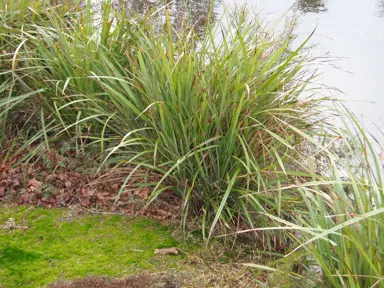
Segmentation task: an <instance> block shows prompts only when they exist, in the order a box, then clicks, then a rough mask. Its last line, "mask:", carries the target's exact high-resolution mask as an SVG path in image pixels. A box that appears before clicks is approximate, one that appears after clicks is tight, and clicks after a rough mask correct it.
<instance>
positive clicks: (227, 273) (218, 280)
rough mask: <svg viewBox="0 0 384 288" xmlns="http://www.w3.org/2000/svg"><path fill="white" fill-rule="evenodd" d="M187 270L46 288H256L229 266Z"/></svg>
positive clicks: (86, 280) (84, 280) (78, 281)
mask: <svg viewBox="0 0 384 288" xmlns="http://www.w3.org/2000/svg"><path fill="white" fill-rule="evenodd" d="M214 266H215V267H213V266H209V267H208V266H207V267H204V269H201V268H197V269H196V267H188V266H186V268H191V269H190V270H186V271H183V272H164V273H142V274H138V275H133V276H129V277H125V278H112V277H91V276H89V277H85V278H81V279H76V280H72V281H62V280H60V281H58V282H55V283H52V284H50V285H49V286H48V287H49V288H98V287H100V288H101V287H108V288H178V287H180V288H182V287H185V288H203V287H218V288H219V287H220V288H222V287H223V288H232V287H236V288H257V287H261V286H259V285H257V284H256V283H255V282H254V274H253V273H251V272H250V271H249V270H248V271H245V270H243V269H236V268H234V267H233V266H232V265H225V264H224V265H220V264H217V265H214Z"/></svg>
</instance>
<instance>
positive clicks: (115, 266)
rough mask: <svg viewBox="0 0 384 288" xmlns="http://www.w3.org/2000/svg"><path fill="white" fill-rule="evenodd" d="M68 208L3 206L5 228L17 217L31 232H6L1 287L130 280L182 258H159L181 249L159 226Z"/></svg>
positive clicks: (0, 238)
mask: <svg viewBox="0 0 384 288" xmlns="http://www.w3.org/2000/svg"><path fill="white" fill-rule="evenodd" d="M68 215H69V211H68V210H65V209H59V210H47V209H42V208H39V209H28V208H27V207H20V208H17V209H10V208H0V224H4V223H5V222H6V221H7V219H8V218H11V217H12V218H15V221H16V222H17V223H18V224H19V225H26V226H28V227H29V229H28V230H25V231H23V230H16V231H10V230H4V229H0V284H2V285H4V287H39V286H44V285H46V284H48V283H50V282H53V281H55V280H57V279H58V278H77V277H83V276H86V275H110V276H125V275H128V274H132V273H136V272H139V271H141V270H148V269H149V270H156V271H161V270H165V269H168V268H170V267H175V266H176V264H177V262H178V261H179V260H180V257H181V256H177V257H174V256H165V257H156V256H155V255H154V250H155V249H157V248H162V247H170V246H177V245H178V243H177V242H176V241H175V240H174V239H173V238H172V236H171V233H170V231H169V229H168V228H167V227H165V226H163V225H161V224H160V223H159V222H157V221H154V220H148V219H144V218H135V219H132V218H129V217H124V216H116V215H113V216H105V215H104V216H101V215H98V216H93V215H86V216H82V217H81V218H78V217H68Z"/></svg>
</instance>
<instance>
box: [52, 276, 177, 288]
mask: <svg viewBox="0 0 384 288" xmlns="http://www.w3.org/2000/svg"><path fill="white" fill-rule="evenodd" d="M48 287H49V288H102V287H103V288H104V287H108V288H178V287H181V283H180V281H179V280H178V279H175V277H172V276H170V275H167V274H163V273H154V274H140V275H134V276H130V277H127V278H108V277H86V278H82V279H77V280H73V281H59V282H56V283H53V284H51V285H49V286H48Z"/></svg>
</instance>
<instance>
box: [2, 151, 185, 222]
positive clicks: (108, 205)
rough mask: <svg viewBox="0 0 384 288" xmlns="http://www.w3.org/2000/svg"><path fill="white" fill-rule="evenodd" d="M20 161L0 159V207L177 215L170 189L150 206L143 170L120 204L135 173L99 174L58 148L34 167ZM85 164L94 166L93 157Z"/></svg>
mask: <svg viewBox="0 0 384 288" xmlns="http://www.w3.org/2000/svg"><path fill="white" fill-rule="evenodd" d="M0 156H1V155H0ZM20 157H21V156H18V157H15V158H12V159H9V160H8V161H7V162H6V163H1V161H0V204H1V203H3V204H13V205H14V204H17V205H35V206H43V207H46V208H56V207H69V206H77V207H81V208H83V209H86V210H87V211H91V212H95V213H98V212H114V213H118V214H126V215H144V216H148V217H151V218H155V219H158V220H164V219H170V218H173V217H176V215H178V212H179V209H180V199H179V198H178V197H176V196H175V195H174V194H173V193H172V192H170V191H166V192H165V193H162V195H161V196H160V197H159V199H158V200H157V201H154V203H153V204H151V205H150V206H149V207H146V200H147V198H148V197H149V196H150V193H151V190H150V189H149V188H148V187H143V186H142V185H140V184H141V183H140V181H142V179H144V177H146V179H147V180H148V175H147V174H145V175H144V173H143V172H140V171H139V172H138V173H137V175H136V176H135V177H133V178H132V179H133V180H132V181H131V182H130V183H128V184H127V185H126V186H125V187H124V189H123V190H122V191H121V193H120V196H119V198H118V200H117V201H116V196H117V195H118V194H119V192H120V189H121V187H122V185H123V183H124V179H125V178H126V177H127V175H128V174H129V173H130V172H131V170H130V169H129V168H124V169H119V170H117V169H111V170H110V171H109V172H108V173H106V174H104V175H102V176H100V175H95V172H94V171H95V167H92V169H90V168H89V167H88V168H87V167H86V163H85V162H86V160H82V159H78V158H75V157H71V155H69V157H68V155H67V156H66V157H64V156H62V155H60V154H59V153H58V152H57V149H55V148H54V147H52V148H51V150H50V151H47V153H45V155H44V156H43V157H41V158H40V159H39V160H37V161H35V162H33V163H23V164H17V163H18V161H19V160H20ZM0 160H1V157H0ZM87 161H88V162H92V159H87ZM88 165H92V164H89V163H88ZM83 166H84V167H83ZM93 166H95V164H94V163H93ZM96 168H97V167H96ZM140 173H141V174H140ZM152 177H154V176H152ZM155 180H156V179H154V181H153V182H155Z"/></svg>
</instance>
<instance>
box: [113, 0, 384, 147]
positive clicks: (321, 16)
mask: <svg viewBox="0 0 384 288" xmlns="http://www.w3.org/2000/svg"><path fill="white" fill-rule="evenodd" d="M121 1H123V0H115V2H116V4H117V5H120V4H121ZM124 1H125V2H126V7H127V8H128V9H134V10H135V11H137V12H139V13H144V12H146V11H148V10H149V9H151V8H154V7H156V6H157V5H159V4H164V1H161V0H124ZM223 1H224V3H225V4H226V5H234V4H240V5H241V4H244V3H247V4H248V5H251V6H252V7H254V8H255V10H256V11H262V12H263V13H262V15H263V18H266V20H267V21H271V22H273V21H275V20H276V19H278V18H279V17H280V16H281V15H283V14H284V13H285V12H287V11H288V10H289V9H292V10H291V11H297V12H299V13H300V14H301V16H300V25H299V27H298V31H297V32H298V34H299V35H300V37H301V38H302V39H304V38H305V37H307V36H308V35H309V34H310V33H311V32H312V31H313V30H314V29H315V28H316V27H317V29H316V33H315V35H314V37H313V38H312V42H313V43H317V46H316V47H315V50H316V51H315V53H317V54H318V55H323V54H329V55H330V56H332V57H335V58H338V57H339V58H340V59H338V61H337V62H335V63H334V64H336V66H338V68H334V67H331V66H329V67H324V68H322V71H321V72H322V73H323V74H322V75H323V76H322V78H321V79H320V80H319V83H321V84H324V85H327V86H330V87H334V88H337V89H339V90H340V91H342V92H343V93H344V94H343V93H341V92H339V93H337V92H336V91H335V90H334V91H329V93H332V95H333V96H336V97H339V98H341V99H345V100H348V104H347V105H348V106H349V107H350V108H351V109H352V110H353V111H354V112H355V113H356V114H357V115H359V116H360V115H361V117H362V120H363V122H364V126H365V127H366V129H368V130H369V131H371V132H372V133H373V134H374V135H375V136H376V137H377V139H378V140H379V142H380V143H381V144H382V145H383V146H384V136H383V135H382V134H381V133H380V132H379V130H378V129H377V127H378V128H379V129H381V130H383V131H384V115H383V113H382V111H383V109H384V72H383V67H384V0H328V1H327V0H248V1H246V0H237V1H236V2H234V1H235V0H223ZM168 2H170V3H171V4H170V10H171V11H173V15H176V16H175V19H174V20H176V21H177V20H178V18H180V19H181V18H182V17H183V15H184V13H185V3H188V5H187V7H188V8H187V9H188V14H189V15H190V18H191V21H192V23H195V27H196V29H197V30H201V31H202V30H203V29H204V26H205V25H206V23H207V22H206V21H207V15H208V10H209V6H210V3H211V0H194V1H191V0H174V1H168ZM221 3H222V2H220V1H219V0H216V2H215V12H216V14H220V12H221V11H222V4H221Z"/></svg>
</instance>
